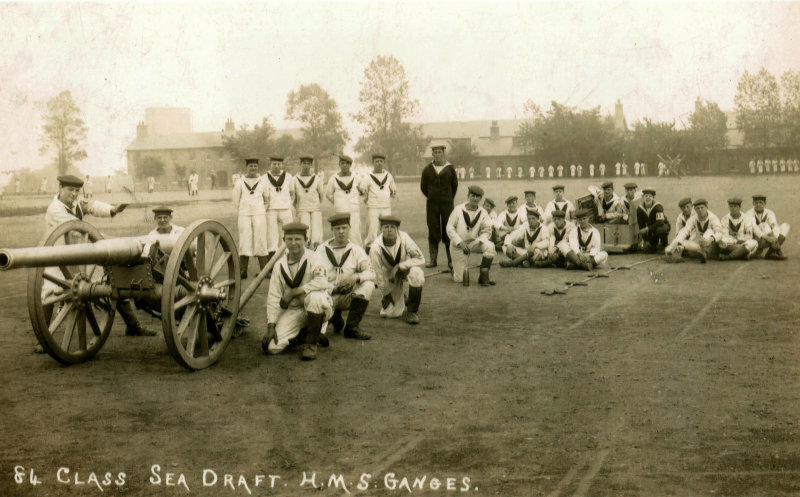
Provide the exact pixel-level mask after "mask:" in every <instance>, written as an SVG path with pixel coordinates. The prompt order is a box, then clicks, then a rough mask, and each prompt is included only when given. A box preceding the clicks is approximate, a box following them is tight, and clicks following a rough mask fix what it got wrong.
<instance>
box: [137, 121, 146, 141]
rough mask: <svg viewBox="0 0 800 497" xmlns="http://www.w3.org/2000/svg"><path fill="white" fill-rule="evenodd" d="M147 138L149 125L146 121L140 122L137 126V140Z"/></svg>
mask: <svg viewBox="0 0 800 497" xmlns="http://www.w3.org/2000/svg"><path fill="white" fill-rule="evenodd" d="M146 136H147V125H146V124H145V123H144V121H139V124H138V125H137V126H136V138H144V137H146Z"/></svg>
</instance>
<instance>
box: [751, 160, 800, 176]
mask: <svg viewBox="0 0 800 497" xmlns="http://www.w3.org/2000/svg"><path fill="white" fill-rule="evenodd" d="M747 166H748V168H749V169H750V174H770V173H800V161H799V160H797V159H781V160H777V159H772V160H768V159H767V160H762V159H758V160H755V159H753V160H751V161H750V163H749V164H748V165H747Z"/></svg>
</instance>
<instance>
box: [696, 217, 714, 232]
mask: <svg viewBox="0 0 800 497" xmlns="http://www.w3.org/2000/svg"><path fill="white" fill-rule="evenodd" d="M710 220H711V219H709V218H706V220H705V222H703V221H700V218H697V221H696V223H695V224H696V225H697V230H698V231H700V233H705V232H706V230H707V229H708V222H709V221H710ZM701 223H702V224H701Z"/></svg>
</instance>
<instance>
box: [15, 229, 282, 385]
mask: <svg viewBox="0 0 800 497" xmlns="http://www.w3.org/2000/svg"><path fill="white" fill-rule="evenodd" d="M283 250H284V249H283V247H281V248H280V249H279V250H278V252H277V253H276V254H275V256H274V257H273V258H272V259H271V260H270V261H269V263H268V264H267V266H265V267H264V268H263V269H262V271H261V272H260V273H259V275H258V276H256V278H254V279H253V280H252V281H251V283H250V285H249V286H248V287H247V289H246V290H245V291H244V292H242V291H241V281H240V278H239V258H238V256H237V250H236V244H235V243H234V241H233V237H232V236H231V234H230V233H229V232H228V230H227V229H226V228H225V227H224V226H223V225H222V224H221V223H219V222H217V221H213V220H198V221H195V222H194V223H192V224H191V225H190V226H188V227H187V228H186V230H185V231H184V232H183V233H181V234H180V235H179V236H168V235H163V236H158V237H150V236H144V237H131V238H114V239H104V237H103V235H102V234H101V233H100V231H99V230H98V229H97V228H95V227H94V226H92V225H90V224H88V223H86V222H84V221H78V220H75V221H70V222H67V223H64V224H61V225H59V226H56V227H54V228H53V229H51V230H50V231H49V232H48V233H46V234H45V235H44V237H43V238H42V239H41V241H40V243H39V246H38V247H33V248H21V249H0V270H2V271H7V270H11V269H16V268H29V269H28V287H27V297H28V314H29V316H30V321H31V326H32V328H33V331H34V333H35V335H36V338H37V339H38V341H39V343H40V344H41V345H42V348H43V349H44V351H45V352H47V353H48V354H49V355H50V356H52V357H53V358H54V359H56V360H57V361H59V362H61V363H62V364H76V363H80V362H84V361H88V360H89V359H91V358H92V357H94V356H95V355H96V354H97V352H98V351H99V350H100V348H102V346H103V344H104V343H105V342H106V340H107V339H108V337H109V335H110V333H111V327H112V324H113V322H114V316H115V314H116V306H117V305H118V304H119V303H120V302H121V301H122V300H124V299H130V300H132V301H133V302H134V303H135V305H136V307H138V308H139V309H142V310H144V311H146V312H148V313H150V314H152V315H154V316H156V317H159V318H160V319H161V325H162V330H163V333H164V339H165V341H166V344H167V349H168V350H169V352H170V354H171V355H172V357H173V358H174V359H175V360H176V361H177V362H178V363H179V364H181V365H182V366H184V367H186V368H188V369H192V370H197V369H203V368H206V367H208V366H211V365H212V364H214V363H215V362H217V360H219V358H220V357H221V356H222V354H223V352H224V351H225V348H226V347H227V345H228V343H229V342H230V339H231V336H232V335H233V332H234V328H235V327H236V326H237V320H238V313H239V310H240V309H241V308H243V307H244V306H245V305H246V303H247V301H248V300H249V299H250V297H252V295H253V294H254V293H255V291H256V290H257V289H258V286H259V285H260V284H261V282H262V281H263V280H264V278H265V277H266V275H267V274H268V272H269V270H270V269H271V268H272V266H273V265H274V264H275V262H276V261H277V259H278V257H280V255H281V254H282V252H283Z"/></svg>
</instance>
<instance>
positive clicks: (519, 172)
mask: <svg viewBox="0 0 800 497" xmlns="http://www.w3.org/2000/svg"><path fill="white" fill-rule="evenodd" d="M454 167H455V171H456V175H457V177H458V179H462V180H466V179H469V180H475V179H496V180H500V179H536V178H539V179H546V178H565V177H569V178H581V177H583V175H584V170H585V171H586V174H587V175H588V176H589V177H590V178H593V177H594V176H595V173H596V174H597V176H600V177H602V176H605V175H606V165H605V163H604V162H601V163H600V164H599V165H598V166H597V167H595V165H594V163H591V164H589V166H588V167H586V168H584V166H583V165H582V164H577V165H575V164H570V165H569V167H566V166H564V165H562V164H558V165H556V166H553V165H552V164H550V165H548V166H547V167H545V166H544V165H540V166H538V167H537V166H533V165H531V166H528V167H527V168H525V167H523V166H516V167H513V166H505V167H504V166H500V165H498V166H497V167H495V168H494V169H492V168H491V167H490V166H486V167H484V168H483V174H482V175H481V169H480V168H475V167H472V166H470V167H469V168H467V167H465V166H454ZM629 167H630V173H632V175H633V176H647V164H646V163H644V162H638V161H637V162H635V163H634V164H633V167H631V166H628V164H627V163H626V162H625V161H622V162H617V163H616V164H614V167H613V169H609V175H611V174H612V172H613V174H614V175H615V176H628V173H629ZM526 171H527V174H526ZM667 174H668V171H667V166H666V165H665V164H664V163H663V162H659V164H658V175H659V176H666V175H667Z"/></svg>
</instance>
